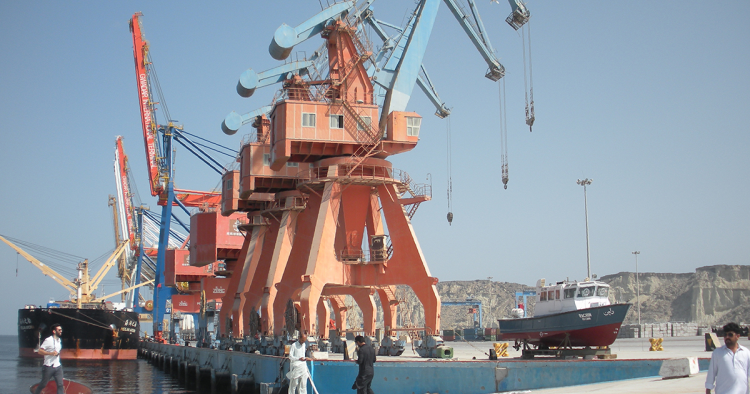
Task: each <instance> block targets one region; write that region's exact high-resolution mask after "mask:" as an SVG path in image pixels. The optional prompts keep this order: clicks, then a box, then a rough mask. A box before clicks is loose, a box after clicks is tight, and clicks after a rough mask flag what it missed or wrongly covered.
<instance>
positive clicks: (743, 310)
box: [601, 265, 750, 324]
mask: <svg viewBox="0 0 750 394" xmlns="http://www.w3.org/2000/svg"><path fill="white" fill-rule="evenodd" d="M601 279H602V280H603V281H605V282H607V283H609V284H610V285H611V286H612V288H613V290H612V293H611V297H612V298H613V300H617V301H622V302H630V303H633V305H634V307H633V308H631V310H630V313H629V314H628V317H627V319H626V322H636V321H637V320H638V318H637V314H636V313H637V308H636V307H635V304H636V280H635V274H634V273H631V272H621V273H619V274H614V275H607V276H604V277H602V278H601ZM640 283H641V296H640V301H641V320H642V321H643V322H645V323H652V322H653V323H660V322H667V321H672V322H677V321H684V322H696V323H702V324H722V323H723V322H727V321H737V322H747V323H750V306H748V304H750V302H749V301H750V266H748V265H714V266H708V267H701V268H698V269H696V270H695V273H691V274H657V273H641V274H640Z"/></svg>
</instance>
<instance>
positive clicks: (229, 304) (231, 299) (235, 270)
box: [217, 237, 252, 336]
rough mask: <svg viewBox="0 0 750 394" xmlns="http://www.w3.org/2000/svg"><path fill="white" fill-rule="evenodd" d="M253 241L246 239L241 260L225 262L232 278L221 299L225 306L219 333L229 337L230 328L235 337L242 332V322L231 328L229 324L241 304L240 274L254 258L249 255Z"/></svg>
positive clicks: (220, 312) (241, 250) (235, 323)
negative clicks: (239, 294)
mask: <svg viewBox="0 0 750 394" xmlns="http://www.w3.org/2000/svg"><path fill="white" fill-rule="evenodd" d="M251 240H252V237H245V241H244V242H243V243H242V249H240V258H239V259H237V260H228V261H225V263H226V269H227V271H230V272H232V276H231V277H230V280H229V285H228V286H227V292H226V295H225V296H224V297H223V298H222V299H221V301H222V305H225V306H224V307H222V308H221V310H220V311H219V327H218V330H217V331H218V332H219V333H221V334H225V335H227V336H230V333H229V332H226V331H229V330H228V328H230V329H231V334H234V335H238V334H239V333H240V330H241V328H240V327H241V322H239V321H238V320H237V319H236V318H235V319H234V321H233V322H232V325H231V327H230V326H229V323H228V322H229V321H230V320H231V316H232V311H233V310H234V308H235V304H236V303H237V304H239V300H238V299H237V289H238V288H239V285H240V280H241V279H242V275H240V272H242V270H243V268H244V266H245V265H246V264H247V263H248V260H249V258H250V257H252V253H249V251H250V241H251Z"/></svg>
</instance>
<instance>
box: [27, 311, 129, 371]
mask: <svg viewBox="0 0 750 394" xmlns="http://www.w3.org/2000/svg"><path fill="white" fill-rule="evenodd" d="M111 305H112V304H111V303H104V304H85V305H82V307H81V308H79V307H77V305H76V304H75V303H66V302H55V303H52V302H51V303H49V304H47V307H46V308H40V307H36V306H34V305H27V306H26V307H25V308H24V309H19V310H18V355H19V356H20V357H24V358H41V357H42V356H41V355H39V354H38V353H37V352H36V350H37V349H38V348H39V346H40V345H41V343H42V342H43V341H44V339H45V338H47V337H48V336H50V335H51V334H52V333H51V330H50V328H51V327H52V325H53V324H60V325H61V326H62V329H63V334H62V337H61V340H62V351H60V358H62V359H63V360H71V359H76V360H102V359H104V360H135V359H136V358H137V355H138V354H137V352H138V338H139V335H140V332H139V330H140V327H139V324H138V314H137V313H135V312H133V311H132V309H123V310H113V309H111V308H112V306H111Z"/></svg>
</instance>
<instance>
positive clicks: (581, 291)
mask: <svg viewBox="0 0 750 394" xmlns="http://www.w3.org/2000/svg"><path fill="white" fill-rule="evenodd" d="M594 290H595V286H587V287H579V288H578V298H585V297H591V296H593V295H594Z"/></svg>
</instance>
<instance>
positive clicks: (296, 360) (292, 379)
mask: <svg viewBox="0 0 750 394" xmlns="http://www.w3.org/2000/svg"><path fill="white" fill-rule="evenodd" d="M306 342H307V335H305V333H303V332H301V333H300V334H299V340H298V341H297V342H294V343H293V344H292V346H290V347H289V360H290V361H289V373H287V374H286V377H287V378H289V394H295V392H296V393H299V394H307V376H308V372H307V361H312V359H311V358H307V357H305V350H306V349H305V348H306Z"/></svg>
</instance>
